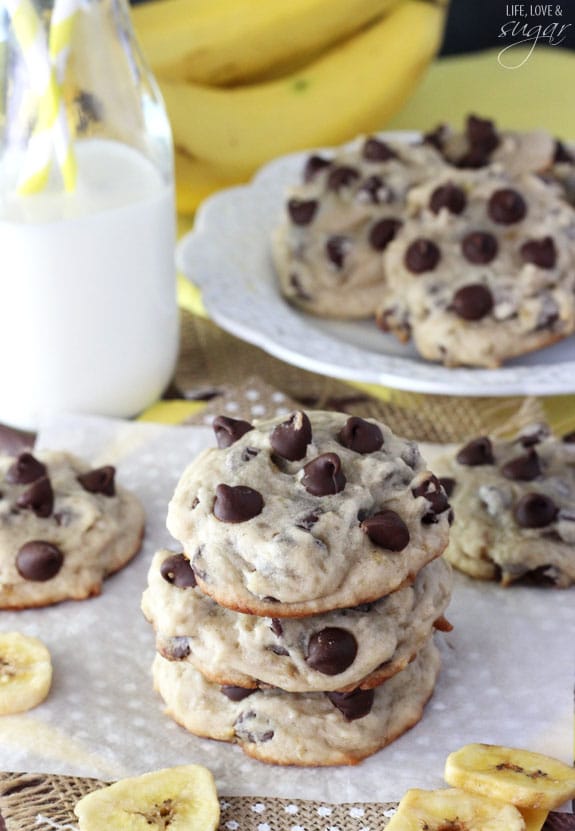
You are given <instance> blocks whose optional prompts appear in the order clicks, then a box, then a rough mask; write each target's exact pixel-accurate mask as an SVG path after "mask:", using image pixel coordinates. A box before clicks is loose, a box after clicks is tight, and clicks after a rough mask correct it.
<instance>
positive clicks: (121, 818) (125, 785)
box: [74, 765, 220, 831]
mask: <svg viewBox="0 0 575 831" xmlns="http://www.w3.org/2000/svg"><path fill="white" fill-rule="evenodd" d="M74 813H75V814H76V816H77V817H78V820H79V826H80V831H111V829H113V831H122V830H123V829H126V831H140V829H141V831H153V829H162V831H165V829H168V828H169V831H215V829H216V828H217V826H218V823H219V817H220V806H219V802H218V797H217V793H216V786H215V783H214V778H213V776H212V774H211V773H210V771H209V770H208V769H207V768H205V767H203V766H202V765H180V766H178V767H173V768H164V769H163V770H157V771H152V772H151V773H144V774H143V775H142V776H134V777H131V778H129V779H121V780H120V781H119V782H115V783H114V784H113V785H108V787H105V788H101V789H100V790H97V791H92V793H89V794H87V795H86V796H84V797H82V799H80V800H79V801H78V802H77V803H76V806H75V808H74Z"/></svg>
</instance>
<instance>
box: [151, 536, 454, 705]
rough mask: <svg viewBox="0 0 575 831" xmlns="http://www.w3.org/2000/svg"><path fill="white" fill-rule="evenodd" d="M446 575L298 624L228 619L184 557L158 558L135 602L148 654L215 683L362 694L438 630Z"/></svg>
mask: <svg viewBox="0 0 575 831" xmlns="http://www.w3.org/2000/svg"><path fill="white" fill-rule="evenodd" d="M451 582H452V580H451V568H450V566H449V565H448V564H447V563H446V562H445V560H443V559H442V558H438V559H437V560H434V561H433V562H431V563H429V565H427V566H425V568H423V569H422V570H421V571H420V573H419V574H418V576H417V578H416V580H415V582H414V583H413V585H412V586H406V587H405V588H403V589H400V590H398V591H397V592H394V593H393V594H389V595H387V596H386V597H384V598H382V599H381V600H378V601H376V602H375V603H367V604H363V605H361V606H356V607H354V608H351V609H340V610H337V611H334V612H325V613H323V614H321V615H314V616H312V617H307V618H282V619H280V618H269V617H255V616H253V615H246V614H240V613H237V612H232V611H230V610H229V609H226V608H225V607H223V606H218V605H217V604H216V603H214V601H213V600H211V599H210V598H209V597H207V596H206V595H204V594H202V592H200V591H199V589H198V588H197V587H195V586H194V583H195V580H194V576H193V571H192V569H191V567H190V564H189V561H188V560H187V558H186V557H184V555H183V554H174V553H173V552H171V551H165V550H164V551H160V552H158V553H157V554H156V555H155V557H154V559H153V561H152V564H151V567H150V571H149V575H148V588H147V589H146V591H145V592H144V596H143V599H142V609H143V611H144V614H145V616H146V618H147V619H148V620H149V621H150V622H151V623H152V624H153V625H154V628H155V629H156V649H157V650H158V652H160V654H162V655H163V656H164V657H165V658H168V659H169V660H173V661H182V660H183V661H187V662H189V663H191V664H192V665H193V666H194V667H195V668H196V669H197V670H199V671H200V672H201V673H202V675H204V677H206V678H207V679H208V680H210V681H212V682H215V683H217V684H224V685H231V686H237V687H246V688H256V687H263V686H274V687H280V688H281V689H283V690H287V691H289V692H311V691H316V690H318V691H326V690H337V691H342V692H343V691H346V690H353V689H355V688H357V687H360V688H362V689H369V688H371V687H375V686H377V685H378V684H381V683H382V682H383V681H384V680H386V679H387V678H390V677H391V676H392V675H395V673H397V672H399V671H401V670H402V669H403V668H404V667H405V666H406V665H407V664H408V663H409V662H410V661H411V660H412V658H413V657H414V656H415V654H416V653H417V652H418V651H419V650H420V649H421V648H422V647H423V645H424V643H425V642H426V641H427V640H428V639H429V637H430V635H431V633H432V632H433V628H434V624H436V623H437V625H438V626H440V627H444V626H445V619H444V618H443V612H444V611H445V609H446V607H447V604H448V602H449V598H450V594H451Z"/></svg>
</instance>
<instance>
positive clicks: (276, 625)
mask: <svg viewBox="0 0 575 831" xmlns="http://www.w3.org/2000/svg"><path fill="white" fill-rule="evenodd" d="M270 629H271V630H272V632H273V633H274V635H275V636H276V637H278V638H281V636H282V635H283V633H284V630H283V626H282V623H281V620H280V619H279V617H272V622H271V625H270Z"/></svg>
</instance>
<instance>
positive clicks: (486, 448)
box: [455, 436, 495, 467]
mask: <svg viewBox="0 0 575 831" xmlns="http://www.w3.org/2000/svg"><path fill="white" fill-rule="evenodd" d="M455 458H456V459H457V461H458V462H459V464H460V465H469V466H470V467H477V466H479V465H493V464H495V459H494V457H493V446H492V444H491V441H490V439H488V437H487V436H480V437H479V438H477V439H472V440H471V441H470V442H468V443H467V444H466V445H464V446H463V447H462V448H461V450H460V451H459V453H458V454H457V456H456V457H455Z"/></svg>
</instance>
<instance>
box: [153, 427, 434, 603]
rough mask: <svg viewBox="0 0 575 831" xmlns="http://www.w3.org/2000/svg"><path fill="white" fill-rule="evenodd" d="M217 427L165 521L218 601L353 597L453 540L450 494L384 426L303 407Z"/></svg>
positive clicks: (393, 580)
mask: <svg viewBox="0 0 575 831" xmlns="http://www.w3.org/2000/svg"><path fill="white" fill-rule="evenodd" d="M214 426H215V429H216V434H217V436H218V441H219V444H220V447H219V448H210V449H208V450H205V451H204V452H203V453H201V454H200V455H199V456H198V457H197V458H196V459H195V460H194V461H193V462H192V463H191V464H190V465H189V466H188V468H187V469H186V470H185V472H184V473H183V475H182V477H181V479H180V481H179V483H178V485H177V487H176V490H175V493H174V496H173V497H172V500H171V502H170V505H169V509H168V518H167V525H168V530H169V531H170V533H171V534H172V536H173V537H174V538H175V539H176V540H178V541H179V542H180V543H181V545H182V546H183V548H184V552H185V553H186V555H187V557H188V558H189V560H190V561H191V564H192V568H193V570H194V574H195V577H196V579H197V582H198V585H199V587H200V589H201V590H202V591H203V592H204V593H206V594H208V595H210V596H211V597H213V599H214V600H215V601H216V602H217V603H219V604H221V605H223V606H227V607H228V608H231V609H234V610H236V611H241V612H248V613H250V614H255V615H268V616H271V617H303V616H307V615H314V614H319V613H321V612H324V611H330V610H333V609H337V608H346V607H350V606H357V605H359V604H361V603H368V602H371V601H374V600H378V599H379V598H380V597H383V596H384V595H386V594H389V593H391V592H393V591H396V590H397V589H399V588H401V587H402V586H403V585H407V584H409V583H411V582H413V580H414V579H415V576H416V575H417V573H418V572H419V571H420V570H421V569H422V568H423V566H425V565H426V564H427V563H428V562H431V560H433V559H435V558H436V557H439V556H440V555H441V553H442V551H443V549H444V548H445V546H446V544H447V539H448V526H449V504H448V500H447V497H446V496H445V493H444V492H443V489H442V488H441V486H440V485H439V483H438V481H437V479H436V478H435V477H434V476H433V474H432V473H431V472H430V471H428V470H427V469H426V466H425V463H424V461H423V459H422V457H421V455H420V453H419V450H418V449H417V446H416V445H415V443H414V442H409V441H405V440H404V439H399V438H397V437H396V436H394V435H393V433H392V432H391V430H390V429H389V428H388V427H387V426H385V425H384V424H381V423H378V422H376V421H374V420H364V419H361V418H357V417H351V418H350V417H348V416H346V415H342V414H340V413H330V412H310V413H308V414H306V413H304V412H301V411H300V412H295V413H293V414H292V415H290V416H289V417H287V418H285V417H282V418H276V419H273V420H270V421H264V422H260V423H256V424H255V425H251V424H249V423H247V422H238V421H234V420H232V419H225V418H224V419H221V418H220V419H216V421H215V425H214Z"/></svg>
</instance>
